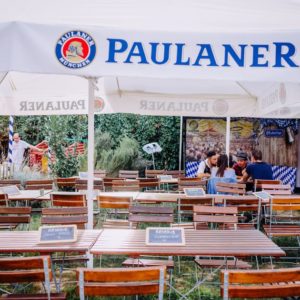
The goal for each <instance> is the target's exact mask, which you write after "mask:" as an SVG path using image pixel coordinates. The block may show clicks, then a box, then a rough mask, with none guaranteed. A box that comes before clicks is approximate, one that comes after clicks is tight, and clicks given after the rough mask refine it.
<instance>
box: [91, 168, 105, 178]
mask: <svg viewBox="0 0 300 300" xmlns="http://www.w3.org/2000/svg"><path fill="white" fill-rule="evenodd" d="M106 173H107V172H106V170H94V177H96V178H104V177H106Z"/></svg>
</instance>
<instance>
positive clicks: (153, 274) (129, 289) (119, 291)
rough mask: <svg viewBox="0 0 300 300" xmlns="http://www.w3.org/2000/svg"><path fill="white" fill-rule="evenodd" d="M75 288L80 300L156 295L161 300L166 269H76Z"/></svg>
mask: <svg viewBox="0 0 300 300" xmlns="http://www.w3.org/2000/svg"><path fill="white" fill-rule="evenodd" d="M76 275H77V282H78V284H77V288H78V293H79V296H80V300H84V299H85V296H130V295H151V294H156V295H158V299H159V300H162V299H163V294H164V290H165V287H166V284H165V282H166V268H165V267H147V268H109V269H108V268H98V269H88V268H78V269H77V270H76Z"/></svg>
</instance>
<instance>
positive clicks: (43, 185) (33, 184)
mask: <svg viewBox="0 0 300 300" xmlns="http://www.w3.org/2000/svg"><path fill="white" fill-rule="evenodd" d="M40 189H44V190H52V189H53V180H52V179H41V180H27V181H26V182H25V190H40Z"/></svg>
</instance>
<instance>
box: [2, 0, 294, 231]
mask: <svg viewBox="0 0 300 300" xmlns="http://www.w3.org/2000/svg"><path fill="white" fill-rule="evenodd" d="M1 4H2V5H1V10H0V37H1V48H0V83H1V85H0V101H1V102H3V103H5V105H2V114H6V115H8V114H11V113H12V112H13V113H14V114H15V115H29V114H30V115H33V114H37V115H38V114H66V113H71V114H74V113H84V112H85V113H86V112H87V110H88V114H89V145H88V151H89V152H88V157H89V167H88V171H89V180H88V187H89V196H88V206H89V227H90V228H91V227H92V217H93V215H92V179H93V148H94V140H93V137H94V128H93V124H94V100H95V97H96V98H97V99H96V100H97V101H96V102H97V103H96V107H97V110H99V112H101V113H109V112H135V113H143V114H159V115H187V116H253V117H265V116H272V117H284V118H287V117H298V116H299V113H300V109H299V107H300V106H299V100H298V95H299V93H298V92H297V91H298V89H299V80H300V79H299V78H300V76H299V75H300V68H299V65H300V57H299V55H298V54H297V53H298V52H299V51H298V52H297V50H298V48H299V47H300V34H299V33H300V22H299V13H300V1H299V0H253V1H247V2H246V1H240V0H211V1H209V2H207V1H199V0H187V1H180V0H168V1H167V0H166V1H161V0H160V1H159V0H153V1H150V2H149V1H141V0H106V1H105V0H102V1H98V0H89V1H86V2H83V1H78V0H72V1H70V0H64V1H59V0H52V1H40V0H27V1H22V0H2V2H1ZM20 72H21V73H20ZM82 78H88V82H89V84H88V86H89V88H88V89H87V88H86V87H87V83H86V80H85V79H82ZM99 78H100V79H99ZM97 79H98V83H96V80H97ZM43 102H45V103H43ZM87 103H88V104H87Z"/></svg>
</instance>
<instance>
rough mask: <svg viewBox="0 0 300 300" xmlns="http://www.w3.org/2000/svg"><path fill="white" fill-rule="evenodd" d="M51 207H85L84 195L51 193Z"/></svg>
mask: <svg viewBox="0 0 300 300" xmlns="http://www.w3.org/2000/svg"><path fill="white" fill-rule="evenodd" d="M51 204H52V206H71V207H75V206H86V195H85V194H78V193H59V192H58V193H52V194H51Z"/></svg>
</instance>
